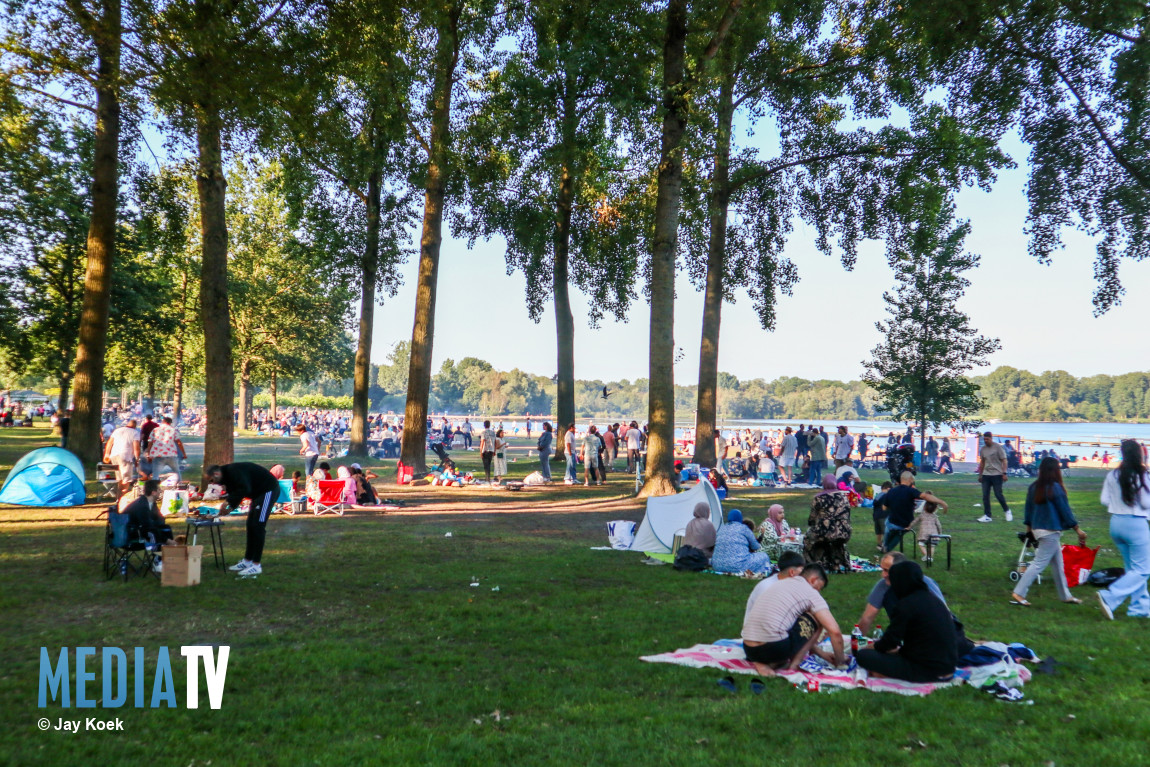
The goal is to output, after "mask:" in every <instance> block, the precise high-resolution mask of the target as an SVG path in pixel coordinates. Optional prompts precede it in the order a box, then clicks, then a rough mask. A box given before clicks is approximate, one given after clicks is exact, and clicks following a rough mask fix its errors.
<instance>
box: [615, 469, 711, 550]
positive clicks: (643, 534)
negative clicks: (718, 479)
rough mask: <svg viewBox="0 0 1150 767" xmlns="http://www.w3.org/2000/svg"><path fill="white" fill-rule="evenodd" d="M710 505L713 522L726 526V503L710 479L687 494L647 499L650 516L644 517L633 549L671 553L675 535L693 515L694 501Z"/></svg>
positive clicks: (648, 514) (632, 544) (636, 534)
mask: <svg viewBox="0 0 1150 767" xmlns="http://www.w3.org/2000/svg"><path fill="white" fill-rule="evenodd" d="M697 503H706V504H707V505H709V506H710V507H711V524H713V525H714V526H715V530H718V529H719V528H720V527H722V525H723V506H722V504H721V503H719V496H718V495H717V494H716V493H715V488H713V487H711V483H710V482H700V483H699V484H697V485H695V486H694V487H693V488H691V489H690V490H688V491H687V492H685V493H679V494H678V495H665V496H661V497H658V498H648V499H647V515H646V516H645V517H643V522H642V524H640V525H639V530H638V532H636V533H635V540H634V541H632V542H631V551H652V552H657V553H660V554H670V553H671V545H672V544H673V543H674V541H675V536H676V535H678V534H680V533H682V532H683V531H684V530H685V529H686V527H687V523H688V522H690V521H691V520H692V519H693V518H694V512H695V504H697Z"/></svg>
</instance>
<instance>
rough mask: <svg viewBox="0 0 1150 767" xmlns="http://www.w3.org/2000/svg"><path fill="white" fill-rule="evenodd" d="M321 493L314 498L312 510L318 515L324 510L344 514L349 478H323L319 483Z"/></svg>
mask: <svg viewBox="0 0 1150 767" xmlns="http://www.w3.org/2000/svg"><path fill="white" fill-rule="evenodd" d="M316 484H317V486H318V488H319V495H318V496H317V497H316V498H314V499H312V511H314V512H315V515H316V516H317V517H318V516H319V515H320V514H323V513H324V512H328V511H332V512H335V513H336V514H338V515H340V516H341V517H342V516H343V510H344V509H343V506H344V503H343V499H344V494H345V493H346V492H347V480H343V479H321V480H319V481H318V482H317V483H316Z"/></svg>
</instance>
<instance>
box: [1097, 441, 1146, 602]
mask: <svg viewBox="0 0 1150 767" xmlns="http://www.w3.org/2000/svg"><path fill="white" fill-rule="evenodd" d="M1102 505H1103V506H1106V507H1107V508H1108V509H1109V511H1110V537H1111V538H1113V539H1114V545H1115V546H1117V547H1118V551H1119V552H1121V554H1122V563H1123V564H1124V565H1125V566H1126V574H1125V575H1123V576H1122V577H1121V578H1119V579H1118V580H1116V581H1114V583H1112V584H1110V588H1108V589H1105V590H1103V591H1099V592H1098V601H1099V602H1100V603H1101V604H1102V612H1104V613H1106V617H1107V618H1109V619H1110V620H1114V611H1115V610H1117V609H1118V608H1119V607H1120V606H1121V605H1122V602H1124V601H1125V600H1126V598H1127V597H1129V598H1130V606H1129V607H1128V608H1127V609H1126V614H1127V615H1129V616H1130V617H1132V618H1150V594H1148V593H1147V591H1146V580H1147V578H1150V527H1148V526H1147V517H1150V476H1148V475H1147V474H1146V464H1145V462H1144V460H1143V457H1142V447H1141V446H1140V445H1139V444H1138V443H1137V442H1135V441H1134V440H1132V439H1128V440H1123V442H1122V463H1121V464H1119V465H1118V468H1117V469H1115V470H1114V471H1112V472H1110V473H1109V474H1107V475H1106V480H1105V482H1103V484H1102Z"/></svg>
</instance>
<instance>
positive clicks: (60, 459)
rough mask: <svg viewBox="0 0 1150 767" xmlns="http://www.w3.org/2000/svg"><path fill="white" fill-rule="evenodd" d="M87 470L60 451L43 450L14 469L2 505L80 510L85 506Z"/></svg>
mask: <svg viewBox="0 0 1150 767" xmlns="http://www.w3.org/2000/svg"><path fill="white" fill-rule="evenodd" d="M85 495H86V491H85V490H84V466H83V464H81V463H80V459H79V458H77V457H76V456H75V455H73V454H72V453H69V452H68V451H67V450H64V449H63V448H60V447H42V448H40V449H39V450H33V451H32V452H31V453H28V454H27V455H25V456H24V457H23V458H21V459H20V460H19V461H17V462H16V465H15V466H13V467H12V471H11V472H9V474H8V479H6V480H4V487H3V489H0V503H11V504H15V505H17V506H79V505H81V504H83V503H84V500H85Z"/></svg>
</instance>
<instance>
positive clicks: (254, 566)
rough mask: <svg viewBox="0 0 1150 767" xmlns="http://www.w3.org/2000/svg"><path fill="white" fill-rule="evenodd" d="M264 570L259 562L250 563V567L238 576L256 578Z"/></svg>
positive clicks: (241, 571)
mask: <svg viewBox="0 0 1150 767" xmlns="http://www.w3.org/2000/svg"><path fill="white" fill-rule="evenodd" d="M263 571H264V569H263V568H262V567H260V563H259V562H248V566H247V567H245V568H244V569H243V570H240V571H239V572H237V573H236V575H238V576H240V577H241V578H255V577H256V576H257V575H260V574H261V573H263Z"/></svg>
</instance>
